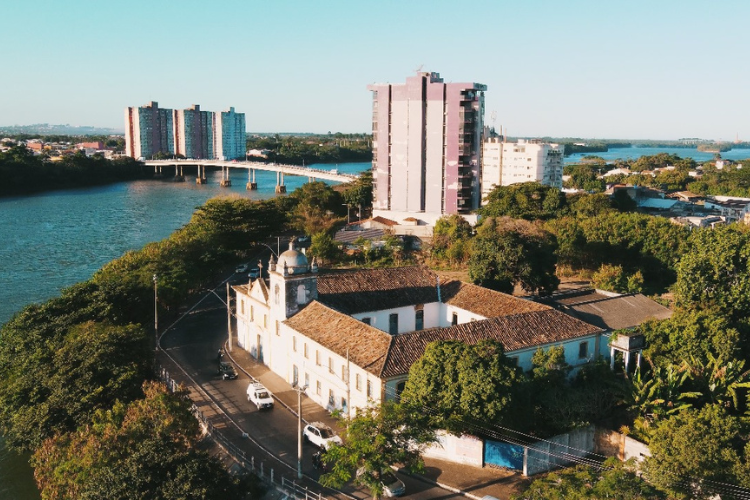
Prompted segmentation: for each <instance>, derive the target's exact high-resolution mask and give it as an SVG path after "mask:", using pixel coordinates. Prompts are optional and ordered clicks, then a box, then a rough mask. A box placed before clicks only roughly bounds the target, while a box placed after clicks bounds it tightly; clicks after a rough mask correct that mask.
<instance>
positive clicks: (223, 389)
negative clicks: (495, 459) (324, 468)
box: [160, 289, 520, 500]
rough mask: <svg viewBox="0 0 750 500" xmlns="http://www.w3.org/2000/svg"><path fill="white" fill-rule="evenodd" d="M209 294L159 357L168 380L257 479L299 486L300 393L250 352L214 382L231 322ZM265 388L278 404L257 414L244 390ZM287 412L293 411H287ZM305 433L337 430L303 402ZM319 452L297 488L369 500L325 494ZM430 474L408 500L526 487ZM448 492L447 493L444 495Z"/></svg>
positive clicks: (455, 473)
mask: <svg viewBox="0 0 750 500" xmlns="http://www.w3.org/2000/svg"><path fill="white" fill-rule="evenodd" d="M217 294H218V295H213V294H210V296H209V297H207V298H206V299H204V300H203V301H202V302H201V303H200V305H199V306H198V307H196V308H195V309H193V310H191V311H190V313H189V314H186V315H185V316H183V317H182V318H181V319H180V320H178V322H177V323H176V324H175V325H174V326H173V327H171V328H169V329H168V330H167V332H166V333H165V334H164V336H163V338H162V344H161V345H162V348H163V350H164V353H166V354H168V355H169V357H170V358H172V360H175V361H176V362H177V363H178V364H179V366H177V365H175V364H174V363H173V362H172V360H170V359H168V357H167V356H165V354H164V353H162V354H161V356H160V361H161V362H162V364H163V366H164V367H165V370H167V371H168V372H169V375H170V377H172V378H174V379H175V380H176V381H178V382H180V383H182V384H183V385H184V386H185V387H186V388H188V389H189V391H190V396H191V399H192V400H193V402H194V403H195V405H196V407H197V409H198V410H199V411H200V412H201V413H202V415H203V416H204V417H205V420H206V421H207V422H208V423H209V424H210V425H211V426H212V427H213V428H214V429H215V430H218V431H219V432H218V435H219V437H220V438H224V439H225V440H226V442H225V443H223V444H224V446H225V447H231V448H233V449H234V450H235V451H237V452H239V453H243V454H244V455H245V456H246V457H247V459H248V461H252V463H253V464H254V467H255V470H256V472H259V471H260V467H261V464H263V474H264V475H265V476H266V477H268V476H269V475H270V469H273V470H274V480H275V482H277V483H278V482H279V481H280V477H282V476H283V477H285V478H286V479H288V480H289V481H297V480H296V467H297V413H296V412H297V393H296V392H295V391H294V390H293V389H292V388H291V386H290V385H289V384H288V383H287V382H286V381H285V380H284V379H282V378H281V377H279V376H278V375H276V374H275V373H273V372H271V371H270V370H269V369H268V367H266V366H265V365H263V364H261V363H258V362H257V361H255V359H254V358H252V357H251V356H250V355H249V353H248V352H247V351H244V350H243V349H241V348H239V347H237V342H236V338H235V339H233V343H232V344H233V345H234V346H235V347H234V348H233V349H232V350H231V351H230V352H227V353H226V355H225V356H224V360H227V359H231V360H232V361H234V362H235V364H236V366H237V367H238V371H239V372H240V376H239V378H238V379H237V380H221V379H220V378H219V377H218V376H217V375H216V367H217V357H218V356H217V353H218V350H219V348H220V347H223V346H225V345H226V340H227V335H226V331H227V314H226V309H225V306H224V305H223V303H222V302H221V301H220V300H219V296H220V295H224V296H225V295H226V292H225V291H224V292H222V291H221V289H219V290H217ZM251 378H252V379H255V380H259V381H261V382H262V383H263V384H264V385H265V386H266V387H267V388H268V389H270V390H271V392H272V393H273V394H274V397H275V398H276V401H277V403H276V407H275V408H274V409H273V410H270V411H258V410H257V409H256V408H255V406H254V405H252V404H251V403H248V401H247V398H246V395H245V390H246V388H247V384H248V383H249V381H250V379H251ZM287 410H288V411H287ZM302 418H303V425H304V423H305V422H306V421H307V422H312V421H322V422H326V423H327V424H329V425H330V426H331V427H333V428H336V427H337V422H336V421H335V419H333V418H332V417H331V416H330V415H329V414H328V412H327V411H326V410H325V409H323V408H322V407H320V406H318V405H317V404H315V403H313V402H312V401H310V400H309V399H308V398H307V397H305V396H303V397H302ZM313 451H314V450H313V447H312V446H310V445H306V446H304V447H303V461H302V470H303V473H304V476H305V477H304V478H303V480H302V481H297V482H299V483H301V484H304V485H305V486H307V487H308V488H310V490H311V491H314V492H320V493H322V494H323V495H324V496H326V497H330V498H334V497H336V498H348V499H351V498H357V499H365V498H369V497H370V495H369V493H368V492H367V491H365V490H362V489H355V488H354V487H349V488H343V491H342V492H336V491H334V490H329V489H326V488H323V487H322V486H320V485H319V484H318V483H317V482H316V481H315V480H316V479H317V478H318V477H319V473H318V471H317V470H315V469H314V468H313V467H312V458H311V457H312V453H313ZM425 465H426V468H427V470H426V472H425V474H423V475H420V476H407V475H405V474H401V478H402V480H403V481H404V483H405V484H406V487H407V496H408V497H409V498H416V499H427V498H440V499H450V498H460V496H462V495H463V496H466V497H469V498H474V499H478V498H481V497H483V496H484V495H491V496H494V497H497V498H499V499H501V500H504V499H507V498H509V497H510V494H511V493H513V492H515V491H516V490H515V488H516V486H517V485H518V483H519V481H520V475H519V474H518V473H512V472H509V471H504V470H498V469H492V468H478V467H473V466H468V465H460V464H454V463H450V462H444V461H441V460H435V459H426V460H425ZM446 490H447V491H446Z"/></svg>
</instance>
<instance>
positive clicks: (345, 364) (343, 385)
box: [233, 241, 609, 414]
mask: <svg viewBox="0 0 750 500" xmlns="http://www.w3.org/2000/svg"><path fill="white" fill-rule="evenodd" d="M268 271H269V273H268V274H269V280H268V281H266V280H264V279H263V278H258V279H256V280H253V281H251V282H250V283H248V284H246V285H237V286H234V287H233V289H234V292H235V294H236V304H237V311H236V317H237V342H238V344H239V346H240V347H241V348H243V349H245V350H247V351H248V352H250V354H251V355H252V356H253V357H255V358H256V359H257V360H258V361H260V362H262V363H264V364H265V365H267V366H268V367H269V368H270V369H271V370H272V371H273V372H275V373H276V374H278V375H279V376H281V377H283V378H284V379H285V380H287V381H288V382H289V383H290V384H292V383H294V382H298V383H299V384H302V385H307V387H308V389H307V395H308V396H309V397H310V398H311V399H313V400H314V401H315V402H316V403H318V404H319V405H321V406H323V407H325V408H327V409H329V410H334V409H339V410H342V411H343V412H344V414H347V413H349V412H351V408H355V407H365V406H367V405H369V404H378V403H379V402H380V401H383V400H390V399H394V398H396V397H397V395H398V394H400V392H401V391H402V390H403V388H404V384H405V381H406V378H407V376H408V372H409V368H410V367H411V365H412V364H413V363H414V362H416V361H417V360H418V359H419V358H420V357H421V356H422V354H423V353H424V350H425V348H426V346H427V344H429V343H430V342H434V341H438V340H459V341H463V342H467V343H476V342H478V341H480V340H483V339H493V340H497V341H499V342H502V344H503V346H504V347H505V352H506V355H508V356H509V357H511V358H513V359H515V361H516V363H517V365H518V366H519V367H521V368H523V369H524V370H528V369H530V368H531V357H532V355H533V354H534V352H535V351H536V349H537V348H539V347H543V348H545V349H546V348H549V347H551V346H557V345H562V346H563V347H564V348H565V357H566V361H567V362H568V363H569V364H570V365H571V366H573V367H575V366H580V365H582V364H584V363H587V362H589V361H591V360H592V359H594V358H596V357H598V356H600V355H604V356H605V357H609V347H608V342H607V340H608V339H607V337H603V336H602V334H603V332H604V331H603V330H602V329H601V328H599V327H596V326H593V325H591V324H589V323H586V322H584V321H581V320H579V319H576V318H573V317H572V316H569V315H567V314H565V313H562V312H560V311H557V310H555V309H554V308H552V307H549V306H546V305H542V304H539V303H536V302H532V301H529V300H524V299H520V298H516V297H513V296H510V295H506V294H503V293H499V292H495V291H492V290H488V289H486V288H482V287H479V286H476V285H472V284H468V283H464V282H461V281H456V280H449V281H442V282H441V280H440V279H439V278H438V276H437V275H436V274H434V273H433V272H431V271H429V270H428V269H425V268H422V267H401V268H390V269H354V270H344V271H327V272H325V273H322V272H319V270H318V267H317V264H316V262H315V260H314V259H313V261H312V263H310V262H308V259H307V257H306V256H305V255H304V254H303V253H301V252H299V251H297V250H296V249H295V248H294V242H293V241H292V242H291V243H290V245H289V250H287V251H285V252H283V253H282V254H281V255H280V256H279V258H278V262H276V261H275V260H274V258H273V257H271V261H270V262H269V270H268Z"/></svg>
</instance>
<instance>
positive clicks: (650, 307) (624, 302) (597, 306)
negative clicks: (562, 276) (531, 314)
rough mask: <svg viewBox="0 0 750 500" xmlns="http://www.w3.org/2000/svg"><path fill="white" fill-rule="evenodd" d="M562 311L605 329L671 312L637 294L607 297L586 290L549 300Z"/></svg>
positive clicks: (635, 322) (633, 324) (627, 325)
mask: <svg viewBox="0 0 750 500" xmlns="http://www.w3.org/2000/svg"><path fill="white" fill-rule="evenodd" d="M548 302H549V303H550V304H553V305H556V306H558V307H559V309H560V310H561V311H563V312H565V313H568V314H570V315H571V316H574V317H576V318H579V319H581V320H583V321H586V322H587V323H591V324H592V325H596V326H598V327H600V328H603V329H605V330H619V329H620V328H633V327H635V326H638V325H640V324H641V323H643V322H644V321H646V320H648V319H666V318H669V317H670V316H672V311H671V310H670V309H668V308H666V307H664V306H662V305H661V304H659V303H658V302H655V301H653V300H651V299H649V298H648V297H646V296H644V295H641V294H640V293H637V294H632V295H619V296H616V297H610V296H608V295H604V294H600V293H597V292H596V291H595V290H589V291H586V292H582V293H575V294H570V295H558V296H554V297H552V298H551V299H549V300H548Z"/></svg>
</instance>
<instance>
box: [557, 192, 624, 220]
mask: <svg viewBox="0 0 750 500" xmlns="http://www.w3.org/2000/svg"><path fill="white" fill-rule="evenodd" d="M568 209H569V210H570V212H571V213H572V214H573V215H576V216H578V217H594V216H596V215H599V214H604V213H608V212H614V211H615V209H614V207H613V206H612V200H611V199H610V198H609V196H608V195H606V194H603V193H597V194H587V193H582V194H574V195H571V196H568Z"/></svg>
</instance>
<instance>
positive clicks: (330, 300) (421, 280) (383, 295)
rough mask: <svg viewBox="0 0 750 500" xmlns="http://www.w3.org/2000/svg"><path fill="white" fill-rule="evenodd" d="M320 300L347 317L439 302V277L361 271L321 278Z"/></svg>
mask: <svg viewBox="0 0 750 500" xmlns="http://www.w3.org/2000/svg"><path fill="white" fill-rule="evenodd" d="M318 300H319V301H320V302H322V303H324V304H326V305H327V306H329V307H332V308H334V309H337V310H339V311H341V312H343V313H346V314H356V313H362V312H368V311H381V310H383V309H392V308H395V307H403V306H408V305H416V304H428V303H431V302H437V300H438V299H437V275H435V274H434V273H433V272H432V271H430V270H428V269H425V268H423V267H417V266H414V267H397V268H389V269H358V270H349V271H344V272H340V273H328V274H321V275H320V276H318Z"/></svg>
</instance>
